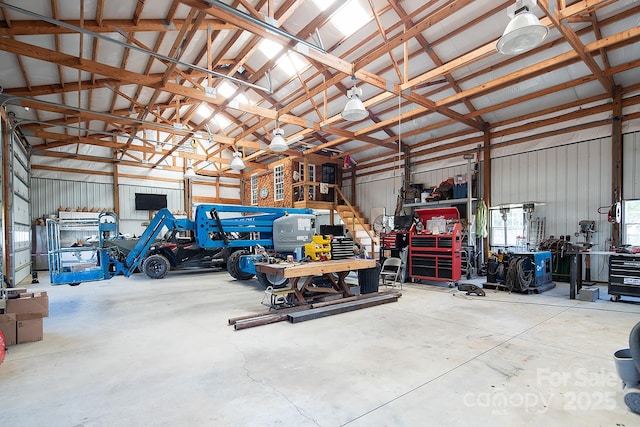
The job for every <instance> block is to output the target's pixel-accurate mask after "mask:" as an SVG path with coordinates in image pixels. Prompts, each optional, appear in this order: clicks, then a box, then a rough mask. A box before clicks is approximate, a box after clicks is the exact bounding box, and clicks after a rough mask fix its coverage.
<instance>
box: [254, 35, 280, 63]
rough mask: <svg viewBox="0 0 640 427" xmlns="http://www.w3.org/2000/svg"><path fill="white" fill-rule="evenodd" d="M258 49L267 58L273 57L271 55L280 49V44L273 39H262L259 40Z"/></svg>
mask: <svg viewBox="0 0 640 427" xmlns="http://www.w3.org/2000/svg"><path fill="white" fill-rule="evenodd" d="M258 49H260V52H262V53H263V54H264V56H266V57H267V58H269V59H273V57H274V56H276V55H277V54H278V52H280V51H281V50H282V46H281V45H279V44H278V43H276V42H274V41H273V40H269V39H264V40H262V41H261V42H260V45H259V46H258Z"/></svg>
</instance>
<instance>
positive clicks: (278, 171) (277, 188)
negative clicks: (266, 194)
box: [273, 165, 284, 202]
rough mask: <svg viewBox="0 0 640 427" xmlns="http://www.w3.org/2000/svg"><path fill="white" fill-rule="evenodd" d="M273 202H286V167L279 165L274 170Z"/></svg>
mask: <svg viewBox="0 0 640 427" xmlns="http://www.w3.org/2000/svg"><path fill="white" fill-rule="evenodd" d="M273 200H275V201H276V202H278V201H281V200H284V166H283V165H279V166H276V167H275V168H274V169H273Z"/></svg>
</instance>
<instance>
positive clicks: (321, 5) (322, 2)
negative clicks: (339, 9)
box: [313, 0, 336, 12]
mask: <svg viewBox="0 0 640 427" xmlns="http://www.w3.org/2000/svg"><path fill="white" fill-rule="evenodd" d="M335 2H336V0H313V3H314V4H315V5H316V7H317V8H318V9H320V12H324V11H325V10H326V9H327V8H328V7H329V6H331V5H332V4H334V3H335Z"/></svg>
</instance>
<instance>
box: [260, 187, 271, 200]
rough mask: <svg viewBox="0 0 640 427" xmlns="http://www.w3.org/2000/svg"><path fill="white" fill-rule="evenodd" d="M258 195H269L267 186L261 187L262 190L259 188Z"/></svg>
mask: <svg viewBox="0 0 640 427" xmlns="http://www.w3.org/2000/svg"><path fill="white" fill-rule="evenodd" d="M260 197H262V198H263V199H266V198H267V197H269V189H268V188H267V187H262V190H260Z"/></svg>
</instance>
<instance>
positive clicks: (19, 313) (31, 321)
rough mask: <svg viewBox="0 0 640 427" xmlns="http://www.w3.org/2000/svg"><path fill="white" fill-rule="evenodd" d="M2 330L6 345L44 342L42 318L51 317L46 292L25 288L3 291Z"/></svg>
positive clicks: (0, 311) (0, 313) (0, 300)
mask: <svg viewBox="0 0 640 427" xmlns="http://www.w3.org/2000/svg"><path fill="white" fill-rule="evenodd" d="M0 292H1V293H2V294H0V303H3V304H2V305H0V308H1V307H3V306H4V308H3V309H1V310H0V330H1V331H2V333H3V334H4V339H5V342H6V345H7V346H9V345H14V344H22V343H25V342H34V341H42V338H43V333H42V318H43V317H48V316H49V297H48V296H47V293H46V292H45V291H41V292H27V290H26V289H24V288H9V289H1V290H0Z"/></svg>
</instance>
